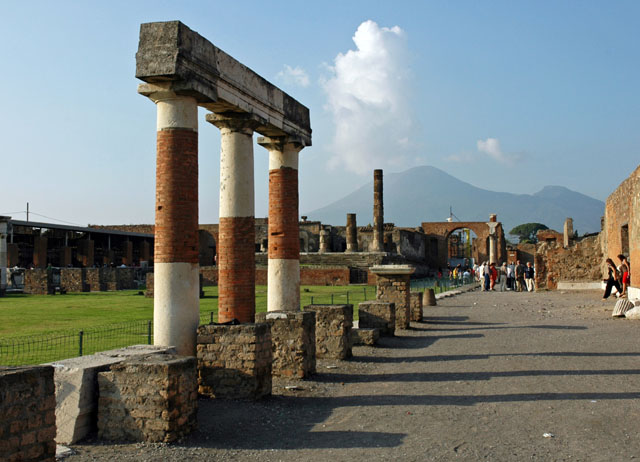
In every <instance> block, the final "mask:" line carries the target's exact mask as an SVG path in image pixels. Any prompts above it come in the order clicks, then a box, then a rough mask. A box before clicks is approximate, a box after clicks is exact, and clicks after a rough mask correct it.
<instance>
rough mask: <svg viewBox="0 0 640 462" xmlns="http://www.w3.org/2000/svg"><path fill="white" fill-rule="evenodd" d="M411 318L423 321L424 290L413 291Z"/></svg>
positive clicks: (415, 320)
mask: <svg viewBox="0 0 640 462" xmlns="http://www.w3.org/2000/svg"><path fill="white" fill-rule="evenodd" d="M410 297H411V299H410V306H411V320H412V321H414V322H422V292H411V295H410Z"/></svg>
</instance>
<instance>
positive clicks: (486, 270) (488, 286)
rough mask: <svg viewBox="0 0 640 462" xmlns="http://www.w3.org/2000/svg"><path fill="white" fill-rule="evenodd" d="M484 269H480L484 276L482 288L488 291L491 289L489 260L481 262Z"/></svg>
mask: <svg viewBox="0 0 640 462" xmlns="http://www.w3.org/2000/svg"><path fill="white" fill-rule="evenodd" d="M482 265H483V266H484V269H483V271H482V275H483V277H484V290H485V292H488V291H489V290H490V289H491V267H490V266H489V262H488V261H486V262H484V263H483V264H482Z"/></svg>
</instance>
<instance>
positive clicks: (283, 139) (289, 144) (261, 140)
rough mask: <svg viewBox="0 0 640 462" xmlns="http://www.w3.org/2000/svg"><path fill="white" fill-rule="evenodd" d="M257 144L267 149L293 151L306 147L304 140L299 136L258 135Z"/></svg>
mask: <svg viewBox="0 0 640 462" xmlns="http://www.w3.org/2000/svg"><path fill="white" fill-rule="evenodd" d="M258 144H259V145H260V146H262V147H263V148H265V149H267V150H268V151H280V152H284V151H285V150H287V151H295V152H300V151H301V150H302V149H304V148H305V147H306V144H305V143H304V140H303V139H302V138H301V137H300V136H294V135H284V136H260V137H258Z"/></svg>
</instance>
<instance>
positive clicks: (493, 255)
mask: <svg viewBox="0 0 640 462" xmlns="http://www.w3.org/2000/svg"><path fill="white" fill-rule="evenodd" d="M489 220H490V221H489V223H487V225H488V226H489V263H498V261H497V260H498V246H497V240H498V238H497V235H496V228H497V227H498V222H497V221H496V216H495V215H491V217H490V218H489Z"/></svg>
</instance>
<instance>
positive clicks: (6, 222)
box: [0, 217, 10, 292]
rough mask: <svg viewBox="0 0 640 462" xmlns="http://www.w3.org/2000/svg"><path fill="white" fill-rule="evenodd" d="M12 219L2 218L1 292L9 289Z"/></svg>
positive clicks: (0, 250) (0, 249)
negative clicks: (9, 239) (8, 247)
mask: <svg viewBox="0 0 640 462" xmlns="http://www.w3.org/2000/svg"><path fill="white" fill-rule="evenodd" d="M9 219H10V217H0V292H2V291H4V290H5V289H6V288H7V264H8V261H7V260H8V258H7V237H8V236H9Z"/></svg>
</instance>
